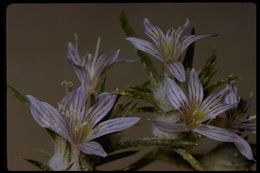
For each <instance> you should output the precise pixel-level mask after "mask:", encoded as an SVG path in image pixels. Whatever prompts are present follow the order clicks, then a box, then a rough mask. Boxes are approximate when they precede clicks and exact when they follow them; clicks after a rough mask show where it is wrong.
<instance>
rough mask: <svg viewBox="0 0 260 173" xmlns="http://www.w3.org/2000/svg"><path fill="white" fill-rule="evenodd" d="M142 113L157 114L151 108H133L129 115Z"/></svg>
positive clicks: (154, 109)
mask: <svg viewBox="0 0 260 173" xmlns="http://www.w3.org/2000/svg"><path fill="white" fill-rule="evenodd" d="M143 112H157V109H156V108H155V107H152V106H142V107H138V108H135V109H134V110H132V112H131V113H143Z"/></svg>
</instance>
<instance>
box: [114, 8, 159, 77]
mask: <svg viewBox="0 0 260 173" xmlns="http://www.w3.org/2000/svg"><path fill="white" fill-rule="evenodd" d="M119 21H120V23H121V28H122V30H123V31H124V33H125V34H126V36H127V37H133V36H135V37H137V34H136V33H135V32H134V30H133V28H132V27H131V26H130V25H129V22H128V19H127V15H126V14H125V13H124V12H123V11H121V12H120V13H119ZM137 55H138V56H139V58H140V60H141V63H142V64H143V66H144V69H145V73H146V75H147V76H148V78H149V80H151V81H153V82H156V80H155V79H156V78H157V77H158V74H157V72H156V69H155V68H154V66H153V63H152V61H151V60H150V58H149V56H148V55H147V54H146V53H144V52H142V51H139V50H137Z"/></svg>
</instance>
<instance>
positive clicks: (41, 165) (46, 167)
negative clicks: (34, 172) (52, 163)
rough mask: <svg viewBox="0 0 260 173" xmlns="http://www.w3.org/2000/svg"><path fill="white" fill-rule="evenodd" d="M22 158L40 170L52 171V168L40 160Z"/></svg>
mask: <svg viewBox="0 0 260 173" xmlns="http://www.w3.org/2000/svg"><path fill="white" fill-rule="evenodd" d="M24 160H26V161H27V162H29V163H31V164H32V165H34V166H36V167H37V168H39V169H41V170H42V171H52V169H51V168H50V167H49V166H48V165H46V164H44V163H42V162H40V161H37V160H32V159H24Z"/></svg>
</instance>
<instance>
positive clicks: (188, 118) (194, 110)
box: [184, 105, 206, 129]
mask: <svg viewBox="0 0 260 173" xmlns="http://www.w3.org/2000/svg"><path fill="white" fill-rule="evenodd" d="M205 115H206V112H204V111H201V110H200V109H199V108H198V107H197V106H196V105H193V106H191V107H190V108H189V109H188V110H187V111H186V114H185V117H184V121H185V123H186V125H187V126H188V128H189V129H194V128H195V127H197V126H198V125H199V124H200V123H201V120H202V118H203V117H204V116H205Z"/></svg>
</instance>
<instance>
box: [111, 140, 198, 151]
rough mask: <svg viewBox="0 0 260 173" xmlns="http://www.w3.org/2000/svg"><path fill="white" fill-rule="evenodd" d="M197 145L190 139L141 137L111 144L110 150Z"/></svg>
mask: <svg viewBox="0 0 260 173" xmlns="http://www.w3.org/2000/svg"><path fill="white" fill-rule="evenodd" d="M194 145H197V144H196V143H194V142H191V141H185V140H178V141H177V140H173V139H143V140H142V139H141V140H133V141H124V142H120V143H116V144H114V145H113V146H112V151H116V150H121V149H127V148H131V147H147V146H164V147H165V146H167V147H190V146H194Z"/></svg>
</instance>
